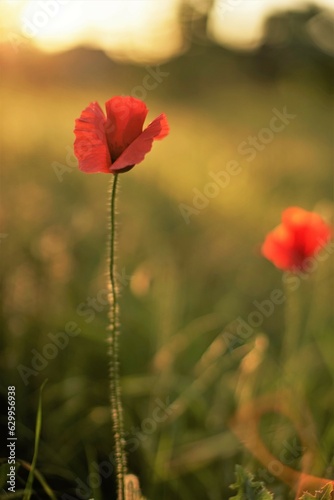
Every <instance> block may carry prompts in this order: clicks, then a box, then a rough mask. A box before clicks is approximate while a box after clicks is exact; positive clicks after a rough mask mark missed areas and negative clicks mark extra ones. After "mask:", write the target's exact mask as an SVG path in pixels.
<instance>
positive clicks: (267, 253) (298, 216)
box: [261, 207, 331, 271]
mask: <svg viewBox="0 0 334 500" xmlns="http://www.w3.org/2000/svg"><path fill="white" fill-rule="evenodd" d="M330 237H331V228H330V227H329V226H328V225H327V224H326V223H325V222H324V221H323V219H322V218H321V217H320V215H318V214H316V213H314V212H308V211H307V210H303V209H302V208H299V207H290V208H287V209H286V210H284V212H283V213H282V223H281V224H280V225H279V226H277V227H275V229H274V230H273V231H271V232H270V233H268V235H267V237H266V239H265V241H264V243H263V245H262V247H261V252H262V255H264V257H266V258H267V259H268V260H270V261H271V262H272V263H273V264H274V265H275V266H276V267H278V268H279V269H284V270H287V271H296V270H303V269H305V267H306V259H308V258H309V257H313V256H314V255H316V254H317V252H318V251H319V250H320V249H321V248H323V247H324V246H325V245H326V243H328V241H329V240H330Z"/></svg>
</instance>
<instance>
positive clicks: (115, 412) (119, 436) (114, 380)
mask: <svg viewBox="0 0 334 500" xmlns="http://www.w3.org/2000/svg"><path fill="white" fill-rule="evenodd" d="M117 180H118V174H115V175H113V176H112V183H111V198H110V249H109V250H110V259H109V277H110V294H109V300H110V313H109V320H110V323H109V330H110V335H109V354H110V362H109V378H110V404H111V417H112V422H113V434H114V440H115V461H116V475H117V491H118V493H117V494H118V496H117V498H118V500H124V499H125V475H126V472H127V465H126V454H125V440H124V424H123V407H122V401H121V384H120V373H119V368H120V362H119V305H118V287H117V279H116V263H115V246H116V222H115V217H116V193H117Z"/></svg>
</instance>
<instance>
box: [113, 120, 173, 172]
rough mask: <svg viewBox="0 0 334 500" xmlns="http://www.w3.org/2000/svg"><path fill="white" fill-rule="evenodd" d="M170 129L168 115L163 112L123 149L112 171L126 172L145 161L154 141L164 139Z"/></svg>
mask: <svg viewBox="0 0 334 500" xmlns="http://www.w3.org/2000/svg"><path fill="white" fill-rule="evenodd" d="M168 131H169V127H168V123H167V119H166V116H165V115H164V114H161V115H159V116H158V117H157V118H156V119H155V120H153V122H152V123H150V124H149V126H148V127H147V128H146V129H145V130H144V131H143V132H142V133H141V134H140V136H139V137H137V138H136V139H135V140H134V141H133V142H132V143H131V144H130V146H129V147H127V148H126V149H125V151H123V153H122V154H121V155H120V157H119V158H117V160H116V161H115V162H114V163H113V164H112V167H111V171H112V172H126V171H127V170H129V169H130V168H132V166H134V165H137V164H138V163H140V162H141V161H143V159H144V158H145V155H146V153H148V152H149V151H150V150H151V148H152V143H153V141H154V140H155V139H162V138H163V137H165V136H166V135H167V134H168ZM129 167H130V168H129Z"/></svg>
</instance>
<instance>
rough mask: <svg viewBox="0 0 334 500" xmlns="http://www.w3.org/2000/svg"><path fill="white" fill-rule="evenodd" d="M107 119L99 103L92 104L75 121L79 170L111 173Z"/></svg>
mask: <svg viewBox="0 0 334 500" xmlns="http://www.w3.org/2000/svg"><path fill="white" fill-rule="evenodd" d="M105 122H106V118H105V116H104V113H103V111H102V109H101V108H100V106H99V104H98V103H97V102H93V103H91V104H90V105H89V106H88V107H87V108H86V109H84V110H83V112H82V113H81V116H80V118H78V119H77V120H75V128H74V134H75V137H76V138H75V141H74V153H75V156H76V157H77V158H78V161H79V169H80V170H82V171H83V172H86V173H96V172H102V173H108V174H109V173H110V166H111V159H110V154H109V150H108V144H107V139H106V135H105Z"/></svg>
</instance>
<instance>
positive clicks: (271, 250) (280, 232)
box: [261, 224, 295, 269]
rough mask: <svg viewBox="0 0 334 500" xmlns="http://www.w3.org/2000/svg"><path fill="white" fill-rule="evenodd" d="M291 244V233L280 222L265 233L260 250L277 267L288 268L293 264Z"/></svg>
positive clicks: (292, 242)
mask: <svg viewBox="0 0 334 500" xmlns="http://www.w3.org/2000/svg"><path fill="white" fill-rule="evenodd" d="M293 244H294V238H293V235H292V234H291V233H290V231H288V230H287V229H286V228H285V227H284V226H283V225H282V224H280V225H279V226H277V227H276V228H275V229H273V231H271V232H270V233H269V234H268V235H267V237H266V239H265V241H264V243H263V245H262V247H261V252H262V255H264V257H266V258H267V259H268V260H271V261H272V262H273V263H274V264H275V266H276V267H278V268H279V269H289V268H290V267H291V266H292V265H294V264H295V262H294V260H293V252H292V249H293Z"/></svg>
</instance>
